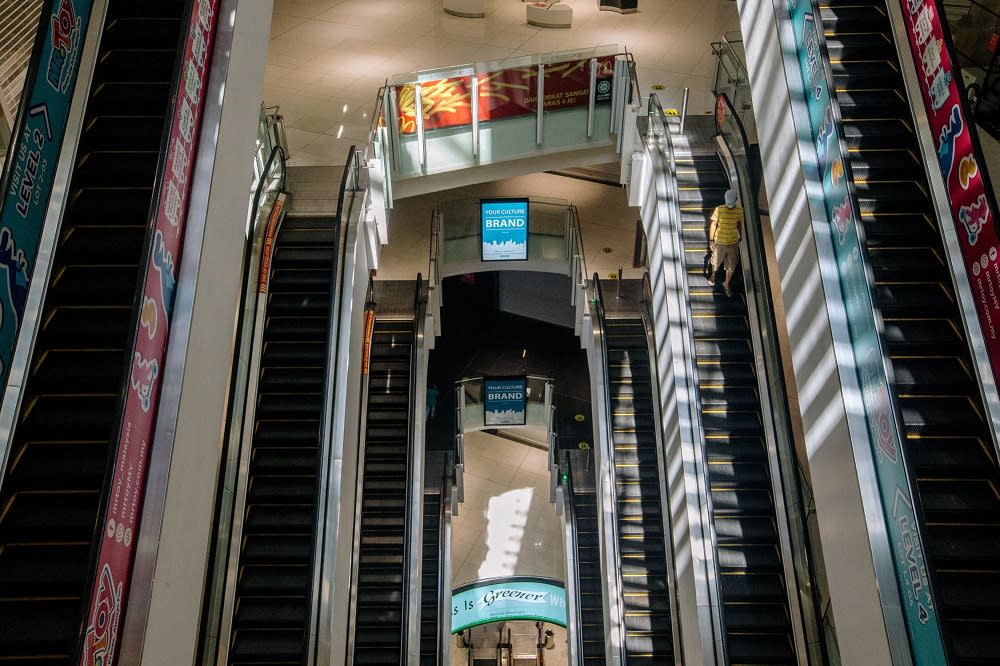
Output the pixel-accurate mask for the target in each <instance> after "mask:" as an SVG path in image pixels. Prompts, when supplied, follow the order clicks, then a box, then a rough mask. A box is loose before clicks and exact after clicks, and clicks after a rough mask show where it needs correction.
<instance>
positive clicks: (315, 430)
mask: <svg viewBox="0 0 1000 666" xmlns="http://www.w3.org/2000/svg"><path fill="white" fill-rule="evenodd" d="M319 428H320V424H319V421H318V420H313V419H310V420H299V421H292V420H288V419H280V420H274V421H268V420H262V421H259V422H258V423H257V426H256V431H255V432H254V437H253V441H254V446H269V447H270V446H291V447H302V446H316V445H317V443H318V442H319Z"/></svg>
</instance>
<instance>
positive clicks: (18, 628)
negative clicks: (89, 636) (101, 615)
mask: <svg viewBox="0 0 1000 666" xmlns="http://www.w3.org/2000/svg"><path fill="white" fill-rule="evenodd" d="M79 606H80V599H79V598H72V597H69V598H53V599H46V600H40V599H18V600H13V599H3V602H2V603H0V645H3V647H4V658H5V659H9V660H10V662H11V663H18V662H20V663H23V664H37V663H39V662H42V663H44V660H45V659H51V660H52V661H51V662H50V663H53V664H67V663H71V656H72V655H73V654H74V653H75V652H76V650H77V645H76V640H77V638H78V636H79V617H80V609H79ZM39 657H42V659H41V660H40V659H39Z"/></svg>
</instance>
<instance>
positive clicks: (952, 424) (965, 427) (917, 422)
mask: <svg viewBox="0 0 1000 666" xmlns="http://www.w3.org/2000/svg"><path fill="white" fill-rule="evenodd" d="M899 408H900V411H901V412H902V414H903V423H905V424H906V435H907V437H913V436H916V435H944V436H949V435H957V436H963V435H969V436H974V435H976V434H978V433H980V432H982V423H983V421H982V416H981V415H980V414H979V412H978V411H977V410H976V407H975V406H974V405H973V404H972V403H971V402H970V400H969V399H968V397H967V396H934V397H926V398H925V397H921V396H913V397H906V396H903V397H901V398H900V401H899Z"/></svg>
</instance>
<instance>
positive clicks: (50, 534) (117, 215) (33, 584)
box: [0, 0, 185, 664]
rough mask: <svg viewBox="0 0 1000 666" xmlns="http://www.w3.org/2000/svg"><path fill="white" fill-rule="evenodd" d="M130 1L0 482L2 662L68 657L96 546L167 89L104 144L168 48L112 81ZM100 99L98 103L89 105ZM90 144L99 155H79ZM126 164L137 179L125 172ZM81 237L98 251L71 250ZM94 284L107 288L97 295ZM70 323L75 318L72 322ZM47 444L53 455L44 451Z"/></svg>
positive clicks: (171, 65) (162, 22)
mask: <svg viewBox="0 0 1000 666" xmlns="http://www.w3.org/2000/svg"><path fill="white" fill-rule="evenodd" d="M131 5H132V3H130V2H127V1H125V0H114V1H112V2H111V3H110V6H109V8H108V15H107V20H106V22H105V25H104V30H103V34H102V41H101V46H100V48H99V57H98V64H97V66H96V68H95V70H94V75H93V81H92V85H91V89H90V102H89V103H88V106H87V110H86V111H85V115H84V121H83V127H84V129H83V134H82V136H81V139H80V142H81V146H82V149H81V151H80V152H79V153H78V154H77V156H76V158H75V161H74V170H73V174H72V176H71V179H70V184H69V195H68V197H67V202H68V203H67V207H66V210H65V213H64V216H63V222H62V227H61V229H60V230H59V233H58V234H57V240H56V247H55V248H54V253H53V260H52V276H53V277H52V282H51V286H50V288H49V290H48V292H47V293H46V295H45V298H44V302H43V305H42V316H41V317H40V320H41V322H42V323H41V325H40V328H39V332H38V337H37V340H36V343H35V350H34V356H33V359H32V362H31V364H30V366H29V368H30V370H29V373H28V375H27V377H26V381H25V386H24V393H23V404H22V411H21V413H20V414H19V415H18V417H17V421H16V423H15V431H14V435H13V439H12V449H11V455H10V457H9V460H8V466H7V469H6V472H5V476H4V485H3V488H2V490H0V654H2V655H3V656H4V657H5V658H9V659H11V660H32V662H31V663H46V664H68V663H70V662H71V661H72V660H73V658H74V652H75V651H76V650H77V649H78V640H79V636H80V631H81V627H82V626H83V625H84V615H83V606H84V601H85V597H86V596H87V594H88V592H89V589H88V586H89V584H90V581H89V580H87V578H88V575H89V573H90V572H89V571H88V567H87V566H86V563H87V562H89V561H90V560H91V557H92V555H91V553H92V552H93V550H92V549H93V548H94V546H95V528H96V523H97V520H98V512H99V500H100V496H101V493H102V489H103V488H104V487H105V485H106V483H107V481H106V477H107V473H108V455H109V453H110V450H111V447H112V445H113V438H114V435H115V434H116V433H115V430H116V428H117V426H118V418H119V404H120V400H121V392H122V389H121V387H122V386H123V385H125V383H126V377H127V375H128V372H129V369H130V365H131V364H130V361H131V359H129V358H128V356H127V351H126V345H127V344H128V341H129V340H130V336H131V325H132V322H133V321H134V317H135V316H136V311H135V308H134V303H135V299H136V291H137V288H138V284H139V281H140V279H141V278H140V272H141V267H140V264H141V262H142V259H143V253H144V248H145V245H146V244H145V243H143V242H142V241H141V240H139V241H138V242H137V239H141V238H142V237H143V236H144V235H145V233H146V226H147V220H148V218H149V211H150V208H151V203H152V198H153V193H154V190H155V187H156V183H155V182H154V174H155V173H156V164H157V160H158V159H159V148H160V143H161V137H162V136H163V127H164V124H165V120H166V116H167V114H168V113H169V111H170V108H169V99H168V97H167V96H165V95H162V94H158V95H154V97H153V98H152V99H150V100H149V102H148V104H146V106H145V113H146V114H147V115H148V117H149V118H150V120H149V122H150V123H151V126H152V128H153V129H154V130H155V131H148V132H145V133H142V134H138V135H133V136H132V137H131V139H130V140H129V141H127V142H125V141H119V142H118V143H116V144H115V145H106V144H104V143H103V140H102V138H101V137H99V136H94V135H91V134H90V129H91V128H92V127H94V126H95V125H98V124H100V122H99V121H100V119H101V118H103V117H104V116H105V114H106V113H107V112H108V109H110V108H114V107H115V106H117V104H118V103H119V102H120V103H121V105H122V107H121V108H122V111H121V112H120V115H123V116H129V117H131V116H132V114H131V113H130V112H129V111H128V110H127V109H128V108H129V104H128V103H127V102H128V100H130V99H145V98H146V95H147V90H148V89H149V88H150V87H151V86H153V87H155V88H156V89H157V90H161V89H169V88H170V85H171V83H170V76H171V72H173V71H174V69H175V60H176V56H177V53H176V50H175V49H174V50H171V49H151V50H149V51H145V50H144V49H143V48H140V49H139V51H141V52H143V53H144V57H147V58H148V59H149V60H150V61H151V62H156V63H159V64H158V65H157V67H156V68H155V71H157V72H160V73H162V72H166V75H165V78H157V77H155V76H150V77H148V79H147V81H144V82H143V83H142V84H133V83H132V82H131V81H127V80H122V79H120V78H119V77H118V75H117V72H116V71H115V70H114V69H113V68H109V67H107V66H105V64H104V62H103V56H105V55H107V54H110V53H112V52H114V51H115V50H117V49H119V48H120V45H121V43H122V40H123V39H125V38H126V36H125V35H124V34H123V33H122V31H121V30H120V29H118V26H117V21H118V20H119V19H120V18H121V17H123V16H126V15H135V11H134V9H135V8H134V7H132V6H131ZM156 6H157V22H158V24H157V28H156V29H157V30H160V31H163V30H166V31H170V32H171V33H172V34H173V38H172V40H170V41H171V43H172V44H176V43H178V41H179V39H180V36H181V33H182V32H183V31H182V28H181V18H182V16H183V15H184V9H185V3H184V2H181V1H177V2H161V3H157V5H156ZM138 18H139V19H140V20H138V21H135V22H134V24H133V25H132V26H131V30H133V31H136V32H138V33H139V34H142V33H143V32H144V31H145V30H147V29H148V28H149V23H148V21H147V20H145V18H144V16H143V15H142V14H141V13H140V14H139V17H138ZM131 37H134V35H132V36H131ZM109 86H110V87H111V88H113V90H108V87H109ZM102 96H104V98H105V101H106V102H107V104H104V105H102V104H97V103H95V101H96V100H97V99H98V98H99V97H102ZM157 127H158V128H159V129H156V128H157ZM97 154H100V155H101V159H91V158H92V157H93V156H95V155H97ZM137 156H141V159H140V162H138V163H137V162H136V157H137ZM135 174H141V178H138V179H134V178H131V176H132V175H135ZM126 180H127V182H126ZM84 234H88V235H90V240H89V241H87V242H88V243H91V244H96V245H97V246H99V247H101V248H102V249H101V251H100V252H97V253H83V254H80V253H79V250H80V246H79V244H78V242H79V239H80V238H81V236H82V235H84ZM119 237H120V238H121V239H122V242H120V243H119V242H117V240H116V239H117V238H119ZM101 285H108V286H109V287H112V288H110V289H108V290H106V291H104V290H103V289H102V286H101ZM81 286H86V287H89V288H80V287H81ZM80 322H86V323H85V324H84V326H82V327H80V328H77V325H78V324H79V323H80ZM78 331H79V333H78ZM63 378H64V379H65V383H64V382H63V381H62V379H63ZM55 454H58V455H59V460H58V462H57V463H55V461H53V460H50V457H51V456H52V455H55ZM47 459H49V464H46V460H47ZM80 470H82V471H83V472H84V473H83V474H80V473H78V472H79V471H80ZM123 536H124V534H123ZM81 563H83V564H82V565H81ZM55 572H57V573H55ZM8 583H9V584H8Z"/></svg>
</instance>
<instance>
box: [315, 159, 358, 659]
mask: <svg viewBox="0 0 1000 666" xmlns="http://www.w3.org/2000/svg"><path fill="white" fill-rule="evenodd" d="M358 161H359V152H358V149H357V146H354V145H351V147H350V148H349V149H348V151H347V161H346V163H345V166H344V171H343V173H342V174H341V178H340V187H339V190H338V192H337V210H336V213H335V218H334V234H333V237H334V243H335V244H336V249H335V251H334V253H333V258H332V262H333V266H332V269H331V280H330V309H329V314H328V319H327V327H328V328H327V330H328V336H327V349H326V368H327V372H326V376H325V377H324V381H323V393H322V395H323V414H322V417H321V421H320V422H321V427H320V447H319V448H320V451H319V465H318V467H317V474H316V488H317V492H316V504H315V506H316V509H315V511H314V515H315V520H314V527H313V566H312V583H311V587H310V601H309V607H308V614H309V623H308V626H307V630H308V635H309V638H308V640H307V655H306V656H307V664H310V665H311V664H313V663H316V662H317V661H322V659H321V658H320V657H319V655H318V654H317V650H319V649H320V646H321V644H322V643H323V640H322V637H323V634H324V631H325V630H326V628H325V626H324V625H325V623H324V622H322V617H323V614H324V611H325V610H328V609H324V605H327V606H328V605H329V604H328V603H326V602H325V601H323V597H324V594H326V595H332V590H330V589H329V587H330V586H328V585H324V584H323V581H324V579H329V580H331V581H332V578H333V575H332V567H333V563H331V562H330V561H329V560H330V559H331V557H332V554H330V553H327V552H326V544H327V541H328V540H327V538H326V526H327V522H328V516H329V512H330V511H331V508H330V506H329V497H330V493H328V492H327V489H328V488H329V486H330V477H331V475H332V473H333V471H332V470H331V459H332V457H333V456H332V453H333V450H334V448H335V447H334V441H333V440H334V439H335V438H334V432H333V430H334V421H335V420H336V415H335V414H334V412H335V410H336V404H337V403H338V402H341V403H342V402H344V398H343V397H342V396H337V395H336V381H337V378H336V370H337V368H338V367H339V365H340V360H341V358H340V348H339V347H340V345H339V342H340V341H341V340H342V336H343V335H345V334H346V333H347V330H346V329H347V328H348V327H349V325H350V324H349V322H348V323H345V322H344V317H343V316H342V314H341V309H342V306H343V303H344V294H343V284H344V266H345V265H346V261H347V242H346V233H347V228H348V220H346V219H345V212H347V213H348V215H347V217H348V218H349V217H350V216H349V213H350V212H351V211H352V210H353V208H354V201H355V199H356V197H354V196H351V207H350V209H349V210H347V211H345V205H344V204H345V198H346V197H347V195H348V192H349V191H350V193H351V194H352V195H353V193H354V192H355V191H356V189H357V185H358V180H357V176H356V175H355V178H354V179H353V180H352V178H351V176H352V173H353V172H354V171H355V169H356V167H357V165H358ZM342 447H343V443H342V442H341V444H340V448H341V449H342ZM338 485H341V484H339V483H338ZM338 499H339V498H338ZM353 584H354V583H353V581H352V585H353ZM328 598H329V597H327V600H328Z"/></svg>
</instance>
